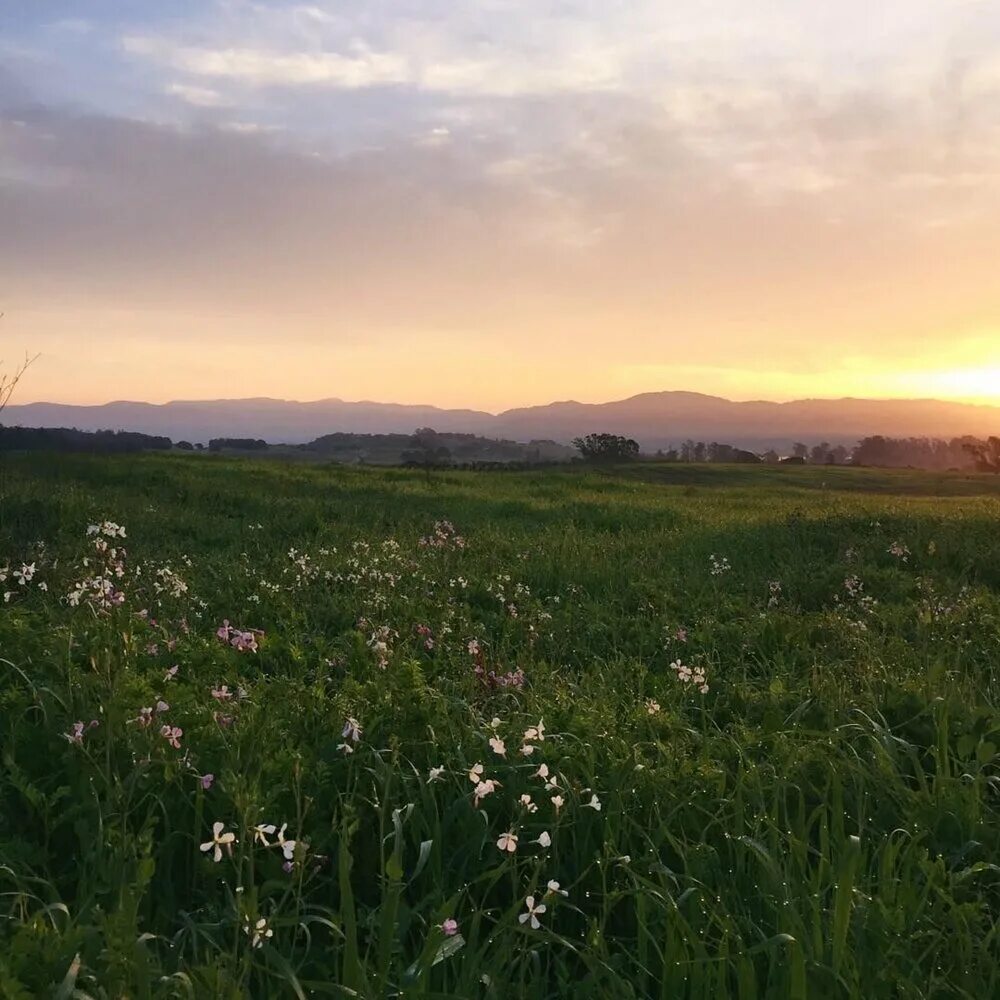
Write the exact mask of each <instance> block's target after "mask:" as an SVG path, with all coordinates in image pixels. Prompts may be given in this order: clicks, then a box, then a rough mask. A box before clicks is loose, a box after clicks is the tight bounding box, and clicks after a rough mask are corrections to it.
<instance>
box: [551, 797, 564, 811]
mask: <svg viewBox="0 0 1000 1000" xmlns="http://www.w3.org/2000/svg"><path fill="white" fill-rule="evenodd" d="M549 801H551V803H552V804H553V805H554V806H555V807H556V812H559V810H560V809H562V807H563V806H564V805H565V804H566V800H565V799H564V798H563V797H562V796H561V795H553V796H552V798H551V799H550V800H549Z"/></svg>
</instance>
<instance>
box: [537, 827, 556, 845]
mask: <svg viewBox="0 0 1000 1000" xmlns="http://www.w3.org/2000/svg"><path fill="white" fill-rule="evenodd" d="M534 843H536V844H541V846H542V847H551V846H552V838H551V837H550V836H549V831H548V830H543V831H542V832H541V833H540V834H539V835H538V837H537V838H536V839H535V841H534Z"/></svg>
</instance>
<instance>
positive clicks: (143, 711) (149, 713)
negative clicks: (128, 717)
mask: <svg viewBox="0 0 1000 1000" xmlns="http://www.w3.org/2000/svg"><path fill="white" fill-rule="evenodd" d="M135 721H136V722H138V723H139V725H140V726H142V727H143V729H145V728H146V727H147V726H150V725H152V724H153V710H152V709H151V708H140V709H139V714H138V716H137V717H136V720H135Z"/></svg>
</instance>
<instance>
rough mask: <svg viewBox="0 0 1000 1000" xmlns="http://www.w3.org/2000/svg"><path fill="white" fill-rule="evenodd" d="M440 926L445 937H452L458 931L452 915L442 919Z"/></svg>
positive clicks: (456, 922)
mask: <svg viewBox="0 0 1000 1000" xmlns="http://www.w3.org/2000/svg"><path fill="white" fill-rule="evenodd" d="M440 927H441V930H442V932H443V933H444V936H445V937H454V936H455V935H456V934H457V933H458V921H457V920H455V918H454V917H449V918H448V919H447V920H444V921H442V923H441V925H440Z"/></svg>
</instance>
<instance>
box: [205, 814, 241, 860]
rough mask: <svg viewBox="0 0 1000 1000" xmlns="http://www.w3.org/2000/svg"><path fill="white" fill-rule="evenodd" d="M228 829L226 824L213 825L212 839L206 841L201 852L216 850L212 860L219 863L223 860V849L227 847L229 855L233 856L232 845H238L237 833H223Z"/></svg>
mask: <svg viewBox="0 0 1000 1000" xmlns="http://www.w3.org/2000/svg"><path fill="white" fill-rule="evenodd" d="M225 828H226V824H225V823H213V824H212V839H211V840H209V841H206V842H205V843H204V844H202V845H201V850H202V851H203V852H205V851H211V850H212V848H215V850H214V852H213V855H212V860H213V861H215V862H216V863H218V862H219V861H221V860H222V848H223V847H225V849H226V853H227V854H232V851H233V848H232V845H233V844H235V843H236V834H235V833H223V832H222V831H223V830H224V829H225Z"/></svg>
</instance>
